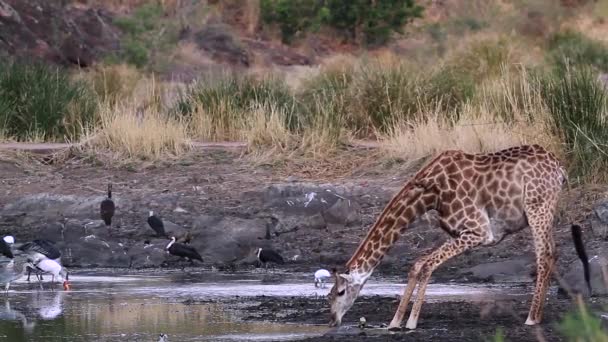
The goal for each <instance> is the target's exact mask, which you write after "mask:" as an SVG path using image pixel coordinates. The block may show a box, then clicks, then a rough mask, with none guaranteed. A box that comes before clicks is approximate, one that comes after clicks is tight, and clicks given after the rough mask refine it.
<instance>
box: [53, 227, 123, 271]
mask: <svg viewBox="0 0 608 342" xmlns="http://www.w3.org/2000/svg"><path fill="white" fill-rule="evenodd" d="M57 246H58V247H59V248H61V249H62V254H63V256H62V257H61V260H62V262H63V263H64V264H65V265H66V267H70V266H78V267H117V268H126V267H129V266H130V264H131V258H130V257H129V255H127V253H126V248H125V247H124V246H123V245H122V244H121V243H117V242H114V241H106V240H103V239H100V238H99V237H97V236H95V235H89V236H85V237H82V238H80V239H79V240H78V241H76V242H74V243H63V242H61V243H58V244H57Z"/></svg>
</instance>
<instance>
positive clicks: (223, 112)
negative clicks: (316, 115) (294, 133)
mask: <svg viewBox="0 0 608 342" xmlns="http://www.w3.org/2000/svg"><path fill="white" fill-rule="evenodd" d="M266 104H272V105H273V106H274V108H275V110H278V111H280V112H281V113H283V115H282V117H283V120H284V125H285V126H286V127H288V128H289V129H290V130H298V129H299V128H301V127H302V125H303V122H302V120H301V119H302V118H301V117H299V116H298V115H297V111H298V110H297V107H298V103H297V101H296V100H295V98H294V96H293V95H292V94H291V92H290V90H289V88H288V87H287V85H286V84H285V82H283V81H282V80H280V79H278V78H276V77H274V76H270V77H262V78H256V77H255V76H251V75H244V76H243V75H238V74H237V73H235V72H230V73H224V74H222V75H220V76H219V77H218V76H210V77H207V78H204V79H201V80H200V81H199V82H197V83H195V84H194V85H191V86H190V87H188V89H187V90H186V91H184V92H182V93H181V95H180V98H179V100H178V102H177V104H176V106H175V108H174V112H176V113H178V114H179V115H181V116H183V117H186V118H189V119H190V120H191V121H192V123H193V129H194V131H193V134H194V135H195V136H199V137H202V138H206V139H213V140H223V139H234V138H240V134H241V133H242V130H243V129H244V128H245V127H246V126H247V124H248V122H249V121H250V120H252V119H253V118H254V114H253V113H254V112H255V111H256V110H258V107H259V106H260V105H266Z"/></svg>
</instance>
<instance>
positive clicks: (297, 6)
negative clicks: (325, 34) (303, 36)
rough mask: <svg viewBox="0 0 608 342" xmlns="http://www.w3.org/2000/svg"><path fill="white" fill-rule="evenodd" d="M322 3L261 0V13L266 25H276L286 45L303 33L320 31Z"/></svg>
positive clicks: (316, 0) (295, 0)
mask: <svg viewBox="0 0 608 342" xmlns="http://www.w3.org/2000/svg"><path fill="white" fill-rule="evenodd" d="M321 9H322V3H321V2H320V1H318V0H261V1H260V13H261V16H262V20H263V21H264V22H266V23H276V24H278V26H279V29H280V30H281V37H282V40H283V42H284V43H290V42H291V41H292V39H293V38H294V37H295V36H296V35H297V34H298V33H299V32H302V31H314V30H315V29H318V28H319V26H320V24H321V18H322V15H323V14H322V13H324V12H322V11H321Z"/></svg>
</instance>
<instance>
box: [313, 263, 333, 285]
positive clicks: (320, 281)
mask: <svg viewBox="0 0 608 342" xmlns="http://www.w3.org/2000/svg"><path fill="white" fill-rule="evenodd" d="M329 278H331V274H330V273H329V271H328V270H326V269H323V268H322V269H320V270H317V271H316V272H315V287H319V286H320V287H321V288H325V281H327V279H329Z"/></svg>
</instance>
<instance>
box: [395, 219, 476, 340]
mask: <svg viewBox="0 0 608 342" xmlns="http://www.w3.org/2000/svg"><path fill="white" fill-rule="evenodd" d="M480 231H481V232H482V233H481V234H480ZM484 232H485V228H484V229H479V228H477V229H476V231H475V233H472V231H471V230H469V229H467V231H464V232H463V233H462V234H461V235H460V236H459V237H457V238H456V239H450V240H449V241H446V242H445V243H444V244H443V245H441V246H440V247H439V248H437V249H436V250H434V251H433V252H431V253H430V254H429V255H426V256H423V257H421V258H419V259H418V260H416V262H415V263H414V266H413V268H412V271H411V272H410V277H409V279H408V285H407V288H406V290H405V293H404V295H403V297H402V298H401V303H399V308H398V309H397V312H396V313H395V316H394V317H393V320H392V321H391V325H390V327H389V329H390V328H393V329H396V328H398V327H399V326H400V325H401V322H402V321H403V316H404V314H405V310H406V309H407V304H408V302H409V300H410V298H411V296H412V293H413V291H414V288H415V287H416V283H417V284H418V293H417V294H416V301H415V302H414V305H413V307H412V312H410V316H409V318H408V320H407V323H406V324H405V327H406V328H407V329H416V326H417V324H418V317H419V316H420V310H421V308H422V303H423V301H424V294H425V292H426V286H427V284H428V282H429V279H430V278H431V274H432V273H433V271H434V270H435V269H437V267H439V266H440V265H441V264H443V263H444V262H445V261H447V260H448V259H450V258H452V257H454V256H456V255H459V254H461V253H463V252H464V251H466V250H467V249H470V248H473V247H476V246H479V245H480V244H481V243H482V242H483V241H484V236H485V235H484Z"/></svg>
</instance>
